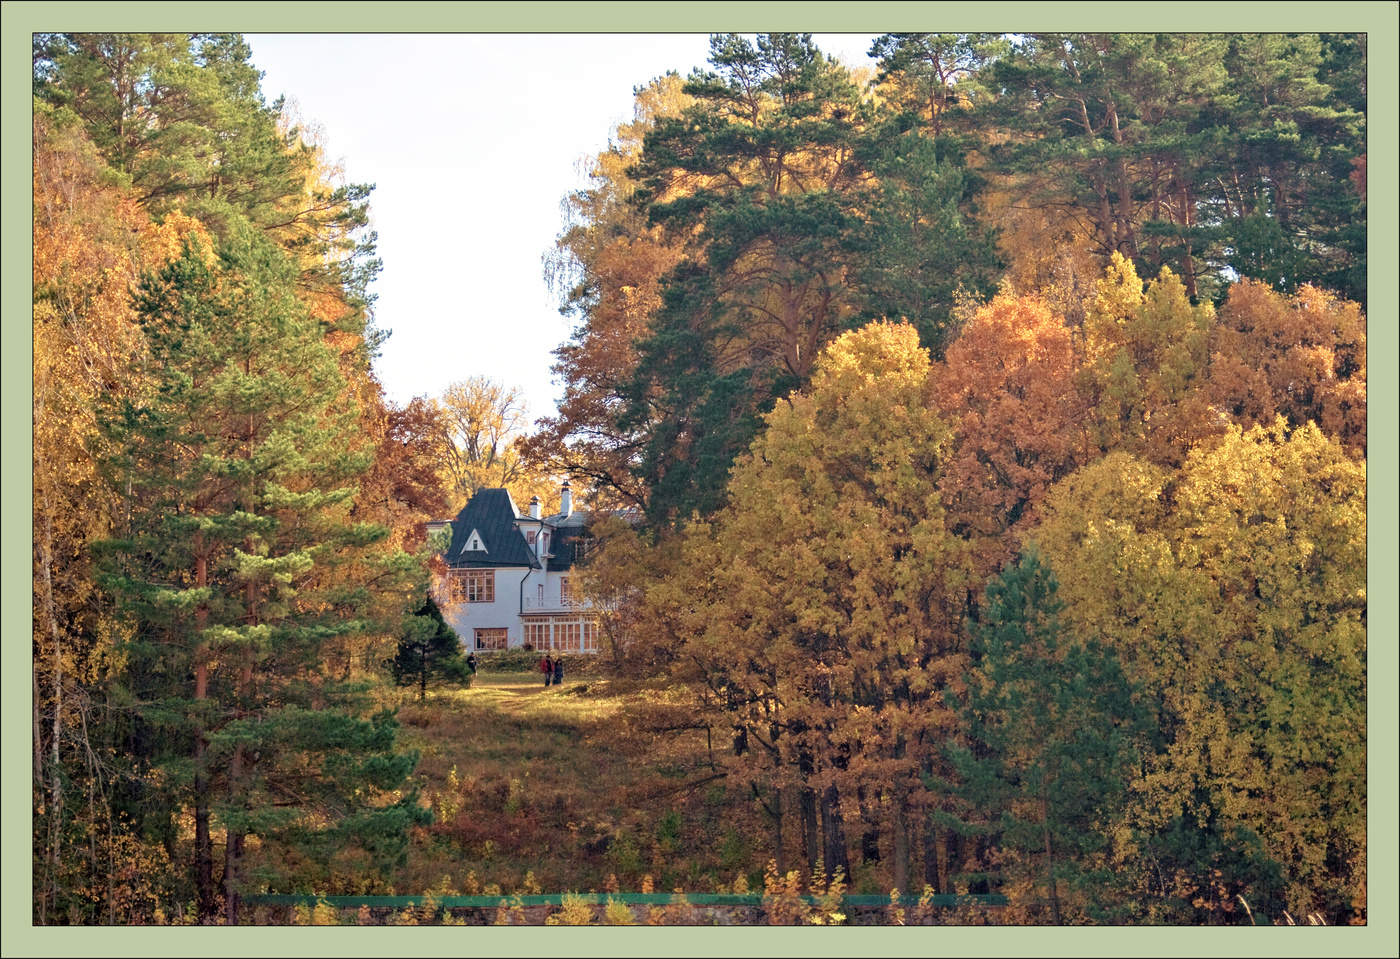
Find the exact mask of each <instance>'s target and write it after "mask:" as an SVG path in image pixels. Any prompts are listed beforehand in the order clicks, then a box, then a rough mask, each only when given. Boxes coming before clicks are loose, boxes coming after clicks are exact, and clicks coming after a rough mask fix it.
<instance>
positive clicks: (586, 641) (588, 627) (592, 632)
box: [583, 623, 598, 653]
mask: <svg viewBox="0 0 1400 959" xmlns="http://www.w3.org/2000/svg"><path fill="white" fill-rule="evenodd" d="M583 651H584V652H585V653H596V652H597V651H598V624H597V623H584V624H583Z"/></svg>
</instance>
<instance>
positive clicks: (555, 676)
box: [539, 653, 564, 686]
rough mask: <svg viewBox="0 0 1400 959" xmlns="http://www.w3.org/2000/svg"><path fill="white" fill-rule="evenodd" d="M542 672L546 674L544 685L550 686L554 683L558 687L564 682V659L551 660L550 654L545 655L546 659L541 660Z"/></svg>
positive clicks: (560, 657)
mask: <svg viewBox="0 0 1400 959" xmlns="http://www.w3.org/2000/svg"><path fill="white" fill-rule="evenodd" d="M539 669H540V672H542V673H544V684H545V685H546V686H548V685H549V684H550V683H553V684H554V685H555V686H558V685H559V684H561V683H562V682H564V657H562V656H559V657H555V658H551V657H550V655H549V654H548V653H545V654H544V659H542V660H540V665H539Z"/></svg>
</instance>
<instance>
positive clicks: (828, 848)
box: [821, 785, 851, 882]
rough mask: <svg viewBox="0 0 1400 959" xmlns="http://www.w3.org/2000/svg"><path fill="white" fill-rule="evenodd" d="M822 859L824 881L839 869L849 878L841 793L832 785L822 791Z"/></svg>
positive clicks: (849, 861) (849, 868)
mask: <svg viewBox="0 0 1400 959" xmlns="http://www.w3.org/2000/svg"><path fill="white" fill-rule="evenodd" d="M821 813H822V861H823V863H824V864H825V867H826V868H825V874H826V881H827V882H830V881H831V880H832V878H833V877H835V875H836V874H837V871H838V870H839V871H840V873H841V875H842V876H844V877H845V878H847V879H849V878H850V876H851V860H850V856H849V855H848V854H847V852H846V826H845V823H843V822H842V820H841V795H840V793H838V792H837V791H836V787H835V786H834V785H831V786H827V787H826V789H824V790H823V791H822V800H821Z"/></svg>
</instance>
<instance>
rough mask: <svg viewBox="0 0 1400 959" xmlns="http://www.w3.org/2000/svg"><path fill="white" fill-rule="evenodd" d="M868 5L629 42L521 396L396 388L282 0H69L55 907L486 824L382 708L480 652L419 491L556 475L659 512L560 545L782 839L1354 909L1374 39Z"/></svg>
mask: <svg viewBox="0 0 1400 959" xmlns="http://www.w3.org/2000/svg"><path fill="white" fill-rule="evenodd" d="M869 53H870V65H869V67H868V68H864V69H857V70H853V69H851V68H849V67H847V66H845V65H843V64H842V63H840V62H838V61H836V60H833V59H831V58H829V57H828V56H826V55H825V54H824V53H823V52H822V51H821V50H820V49H819V48H818V46H817V44H816V43H815V42H814V41H813V39H812V37H811V36H810V35H808V34H790V33H773V34H759V35H756V36H755V35H738V34H719V35H715V36H713V37H712V38H711V40H710V58H709V62H708V65H707V66H706V67H705V68H702V69H697V70H695V71H694V72H692V73H691V74H690V75H688V76H686V77H681V76H678V75H677V74H675V73H671V74H667V75H665V76H662V77H657V78H653V79H651V80H650V81H648V80H647V78H637V79H638V82H639V84H640V85H639V86H637V87H636V88H635V114H634V116H633V118H632V120H631V122H628V123H624V124H622V125H621V126H619V127H618V128H617V129H616V130H614V131H613V134H612V139H611V141H610V142H609V145H608V147H607V148H606V149H605V150H604V151H603V152H601V153H600V154H599V155H598V156H597V157H596V158H594V160H593V162H592V165H591V168H590V176H589V179H588V181H587V184H586V186H585V187H584V188H583V189H581V190H579V191H577V192H574V193H572V194H570V195H569V196H567V197H565V198H564V208H565V211H566V219H565V223H564V224H563V226H562V228H561V231H560V234H559V236H558V240H557V244H556V245H555V247H554V249H553V250H552V251H551V252H550V254H549V256H548V266H549V272H550V276H551V279H552V281H553V283H554V285H555V289H556V290H557V292H558V293H559V294H560V308H561V311H562V313H563V314H564V315H565V316H566V317H567V318H568V319H569V321H570V323H571V332H570V335H569V337H568V339H567V340H566V341H565V342H563V343H562V344H560V345H559V347H558V348H557V350H556V351H555V353H554V356H555V366H554V372H555V374H556V378H557V382H558V383H559V384H560V388H561V391H562V392H561V396H560V398H559V403H558V408H557V413H556V414H555V415H553V416H550V417H547V418H545V419H543V420H540V421H539V422H536V423H534V424H531V423H529V422H528V420H527V419H526V417H525V414H524V405H523V401H522V396H521V394H520V393H519V391H518V390H517V389H516V388H514V387H513V386H511V385H509V384H503V383H501V382H499V381H497V380H495V379H493V378H492V377H491V376H490V375H489V371H481V372H477V373H472V374H471V375H468V376H466V377H465V378H464V379H462V380H460V381H458V382H456V383H454V384H452V385H450V386H449V387H448V388H446V389H444V390H443V391H442V392H441V393H440V394H439V395H437V396H420V397H417V398H415V399H413V400H412V401H411V402H409V403H407V404H402V405H399V404H396V403H394V402H391V401H389V400H388V399H387V398H386V397H385V396H384V392H383V390H382V389H381V387H380V384H379V382H378V381H377V379H376V376H375V372H374V359H375V356H376V352H377V350H378V347H379V344H380V342H381V340H382V337H383V335H384V334H383V333H381V332H380V331H379V330H378V328H377V326H376V323H375V317H374V296H373V292H372V283H373V279H374V277H375V276H376V274H377V272H378V270H379V269H380V263H379V261H378V259H377V254H376V246H375V243H376V236H375V234H374V232H373V230H372V229H370V220H369V203H370V198H371V196H372V187H370V186H369V185H367V184H355V183H347V182H344V180H343V178H342V177H340V176H339V175H338V174H337V173H336V172H335V171H334V169H333V168H332V166H331V164H329V163H328V162H327V159H326V157H325V156H324V155H323V154H322V152H321V150H320V148H319V147H318V146H317V145H316V143H315V142H314V141H313V139H312V138H311V137H310V136H309V135H308V134H307V133H306V132H305V131H304V130H302V129H301V128H300V127H299V126H298V125H297V124H296V122H295V121H294V120H293V119H292V118H291V117H289V115H288V114H287V112H286V111H285V110H284V104H283V103H282V102H281V101H277V102H273V103H269V102H267V101H266V99H265V97H264V94H263V91H262V89H261V74H260V73H259V71H258V70H257V68H256V67H255V65H254V64H253V62H252V59H251V52H250V49H249V46H248V44H247V42H246V40H244V38H242V37H241V36H239V35H236V34H188V35H187V34H96V33H84V34H35V36H34V42H33V74H32V76H33V103H32V105H33V122H32V137H33V140H32V142H33V178H32V190H33V192H32V197H33V277H32V282H33V288H32V292H33V345H34V351H33V406H32V429H33V509H32V519H33V551H32V570H33V609H32V613H33V616H32V624H33V634H32V660H33V699H34V709H33V726H32V733H33V735H32V767H33V801H34V819H33V822H34V844H33V849H32V856H33V894H34V920H35V922H37V923H40V924H56V923H86V924H116V923H164V922H174V921H198V922H205V923H212V922H218V921H223V922H228V923H237V922H240V921H247V919H248V911H247V910H246V909H245V907H244V901H245V897H246V896H249V895H252V894H254V893H258V892H262V893H267V892H283V891H285V892H292V891H298V892H300V891H304V890H314V891H316V892H317V893H319V894H336V893H346V894H352V893H353V894H367V893H371V892H383V891H386V890H394V889H395V888H396V887H395V884H396V882H397V879H396V877H397V876H399V875H401V871H402V870H403V869H404V867H405V863H406V862H408V861H409V859H410V858H411V857H413V856H415V855H420V854H423V850H424V849H425V848H428V847H430V846H431V847H433V848H439V847H441V846H443V845H446V844H450V843H449V840H448V839H445V838H444V836H445V835H447V833H445V832H444V831H441V830H439V831H437V832H431V831H430V828H431V827H433V826H435V825H436V826H443V825H444V823H445V820H443V819H442V818H441V817H442V816H445V815H447V814H446V813H444V812H443V811H442V810H441V809H440V808H439V807H438V805H437V804H433V805H430V804H429V803H428V802H427V801H426V800H425V799H424V797H422V796H420V795H419V792H418V790H417V786H416V783H418V782H419V781H420V780H419V779H417V778H415V776H414V769H415V764H416V763H417V762H418V758H419V757H417V756H416V755H415V754H414V753H413V752H412V751H409V750H407V749H405V748H404V747H403V746H402V745H401V737H400V732H401V730H400V729H399V726H398V719H397V718H396V716H395V712H394V706H395V705H396V704H400V703H402V701H403V700H402V699H401V694H400V693H399V692H398V691H397V690H396V689H395V682H396V680H397V681H398V682H400V683H403V684H405V685H407V684H410V683H411V684H412V687H411V690H410V692H411V693H412V695H413V696H415V697H416V699H417V700H418V701H419V703H420V705H419V707H418V708H419V710H420V712H419V715H421V711H422V710H423V709H429V708H432V707H431V704H432V702H433V700H432V698H431V697H430V696H429V683H430V681H434V682H438V681H444V680H442V677H448V678H449V679H450V680H451V681H454V682H459V683H461V682H470V679H469V678H467V677H466V674H465V672H464V670H465V669H466V667H465V666H464V665H461V664H459V663H458V662H457V657H456V652H457V640H456V639H455V638H454V634H452V630H451V629H449V628H448V627H447V626H446V624H445V621H444V620H443V618H442V616H441V614H440V613H439V612H438V609H437V606H436V605H435V604H434V602H433V601H432V599H430V596H429V594H430V583H431V581H432V579H433V576H434V575H435V573H439V572H441V562H440V557H437V556H435V555H434V552H433V547H432V546H431V545H430V543H429V539H428V537H427V533H426V529H427V526H426V524H427V522H428V521H429V520H433V519H443V518H445V517H448V516H451V515H453V514H454V513H455V511H457V510H459V509H460V508H461V507H462V506H463V505H464V504H465V503H466V502H467V500H468V499H470V497H472V496H473V495H474V494H475V493H476V492H477V491H478V490H481V489H495V488H507V489H509V490H510V491H511V493H512V495H514V496H515V497H517V499H518V500H519V501H522V502H523V501H525V500H528V499H529V498H530V497H531V496H537V497H539V499H540V500H541V501H542V502H543V503H544V504H545V510H546V512H548V511H550V510H551V509H553V507H554V505H555V504H556V503H557V499H556V498H555V497H556V496H557V493H556V490H557V488H558V484H557V481H558V480H560V479H563V478H569V479H571V480H572V482H573V483H574V484H576V487H577V489H578V490H579V495H580V496H581V498H586V499H588V500H589V501H590V504H591V505H593V506H596V507H597V508H598V511H599V513H601V512H602V511H604V510H606V509H609V508H614V507H616V508H618V509H619V511H621V510H625V511H626V512H625V515H626V517H627V518H628V520H629V521H628V522H622V521H621V520H618V521H616V522H613V523H612V524H611V525H607V524H601V525H600V526H599V529H598V534H599V535H598V539H597V542H596V548H593V547H592V546H591V547H590V550H589V557H590V558H589V561H588V563H587V564H586V565H582V566H581V568H580V570H579V573H578V577H577V584H576V588H577V590H578V595H579V596H580V597H581V599H582V601H584V602H589V603H592V604H593V605H594V608H595V609H596V611H597V612H596V615H597V616H598V619H599V622H600V623H601V624H602V631H603V634H604V643H603V651H602V652H601V653H600V654H599V656H598V659H599V660H600V661H601V662H602V664H603V665H602V666H601V667H600V669H601V670H602V673H601V674H604V675H607V676H609V677H610V681H612V680H615V681H618V682H624V681H625V682H628V683H633V684H641V686H643V687H645V688H648V689H653V690H664V691H665V695H666V696H675V697H679V699H678V700H677V701H678V702H680V703H681V704H682V705H680V706H677V707H675V709H676V711H675V712H671V713H668V712H666V709H665V708H663V707H662V706H661V705H657V704H658V703H660V701H661V699H663V698H664V697H663V696H662V695H661V694H660V693H657V694H656V696H655V697H654V700H655V701H654V702H653V703H652V706H653V707H655V708H654V709H651V708H648V709H640V710H638V711H637V712H636V713H635V714H631V715H628V716H626V717H625V722H626V724H627V726H628V727H629V729H630V730H631V732H630V733H629V734H630V735H637V736H649V737H653V741H656V742H659V741H661V740H663V739H665V738H666V737H676V736H682V735H692V734H696V733H699V732H703V735H704V739H705V744H706V749H705V755H706V758H705V761H704V766H703V768H702V767H701V766H700V765H698V764H697V765H696V766H694V767H677V768H670V767H668V768H667V770H666V771H665V775H667V776H670V777H672V778H675V779H679V780H681V782H680V784H679V786H677V787H676V790H675V791H676V792H678V793H679V792H685V793H686V794H687V795H689V794H694V793H697V792H698V791H699V790H700V789H701V787H702V786H703V787H705V788H706V789H708V790H709V793H708V795H710V796H711V797H714V796H718V797H720V799H717V800H715V801H722V802H724V803H728V804H731V808H733V809H742V810H744V811H745V815H751V816H753V817H755V819H756V821H759V822H761V823H763V824H764V827H765V828H763V829H759V830H756V831H755V833H754V835H752V836H750V837H747V843H748V848H747V849H746V850H745V854H746V855H749V856H750V857H751V858H754V859H755V860H756V861H757V862H759V863H760V869H761V866H762V863H765V862H768V861H769V860H771V867H770V872H771V874H772V875H773V876H783V875H787V876H791V875H796V874H795V873H789V871H788V870H789V867H791V866H793V865H794V864H796V865H798V866H799V867H800V871H801V874H802V875H804V876H807V877H810V882H809V883H808V891H812V892H815V893H819V894H820V893H821V892H823V891H825V893H826V894H828V895H831V894H832V893H831V890H833V889H837V890H839V889H841V888H844V885H843V884H845V883H852V884H863V886H864V887H868V888H878V889H880V891H881V893H882V894H883V893H885V892H888V891H889V890H891V889H892V890H894V891H895V893H896V895H899V894H907V895H912V896H917V895H918V894H919V893H920V891H923V892H924V893H925V894H926V896H932V895H935V894H951V895H966V894H969V893H978V894H991V893H995V894H1004V895H1006V896H1007V897H1008V902H1009V903H1010V905H1009V906H1008V908H1007V910H1006V912H1004V913H1003V914H1002V915H1003V916H1004V918H1005V921H1008V922H1027V923H1034V922H1046V923H1056V924H1061V923H1080V922H1105V923H1154V924H1162V923H1183V924H1184V923H1215V922H1236V921H1240V917H1241V915H1242V914H1248V916H1249V918H1251V919H1254V918H1260V919H1263V920H1264V921H1275V922H1289V923H1293V922H1296V923H1300V924H1302V923H1307V922H1325V923H1328V924H1335V923H1364V922H1366V917H1367V854H1368V853H1367V850H1368V836H1367V809H1368V795H1367V779H1366V756H1367V748H1368V728H1367V697H1368V685H1367V683H1368V671H1367V642H1366V630H1367V608H1368V607H1367V599H1368V597H1367V578H1366V572H1367V547H1368V544H1367V536H1366V534H1367V526H1366V521H1367V512H1366V498H1367V441H1368V429H1367V409H1368V392H1367V370H1368V364H1367V320H1366V312H1365V302H1366V298H1367V290H1368V274H1367V245H1366V224H1367V198H1366V149H1367V147H1366V144H1367V126H1366V117H1367V61H1366V36H1365V35H1363V34H1341V33H1330V34H1285V33H1269V34H1208V33H1194V34H1091V33H1054V34H1050V33H1030V34H1015V35H1000V34H886V35H884V36H881V37H879V38H878V39H876V40H875V42H874V43H873V44H872V46H871V49H870V51H869ZM571 668H572V666H571ZM645 684H652V685H651V686H649V687H646V686H645ZM677 717H680V718H677ZM457 775H458V773H457V770H456V768H455V767H454V768H453V770H452V777H453V781H454V783H455V782H456V781H457V778H456V777H457ZM687 777H690V778H687ZM503 795H506V796H507V799H506V800H503V801H509V802H515V803H516V807H517V808H518V807H519V796H518V794H517V792H516V785H512V786H510V787H509V789H508V790H507V792H506V793H503ZM512 797H513V798H512ZM677 803H678V805H677V807H676V808H677V809H679V808H680V801H679V800H677ZM677 815H679V813H677ZM668 821H669V820H668ZM573 825H576V824H573ZM482 828H487V827H482ZM668 828H669V827H668ZM483 837H484V838H483ZM496 838H497V837H490V836H485V835H484V834H483V836H478V837H477V839H478V840H480V841H481V842H482V843H483V844H484V843H485V842H486V841H487V840H488V839H489V841H490V842H491V843H494V842H495V841H496ZM574 838H575V839H577V837H574ZM615 839H616V834H610V837H609V838H608V839H607V842H606V843H604V842H603V840H602V839H597V840H593V841H591V842H590V843H588V844H585V846H590V845H592V846H597V847H598V848H600V849H601V848H604V847H605V846H606V845H607V844H608V843H613V842H614V841H615ZM578 841H579V842H582V840H578ZM668 841H669V840H668ZM618 842H619V848H621V846H620V840H618ZM675 847H676V844H675V843H671V845H670V846H668V847H666V848H675ZM472 848H474V849H490V848H493V847H491V846H486V845H479V846H473V847H472ZM581 848H582V847H581ZM657 848H661V845H660V840H658V847H657ZM459 852H461V853H462V854H463V855H465V854H466V847H465V846H463V847H462V848H461V849H460V850H459ZM585 853H586V849H585V852H580V853H578V854H579V855H580V856H584V855H585ZM613 855H614V861H618V862H621V861H624V860H623V859H622V858H621V854H620V853H616V852H614V853H613ZM658 855H659V854H658ZM736 856H737V854H736ZM623 872H624V876H623V878H624V879H625V880H627V881H637V882H641V880H642V876H643V873H642V871H641V867H640V865H639V866H638V867H637V868H636V869H633V870H632V872H631V873H628V872H627V871H626V870H625V869H624V870H623ZM678 874H679V873H678ZM754 874H755V876H759V875H761V874H762V873H760V872H755V873H754ZM473 875H474V874H473ZM114 877H119V880H120V881H117V879H114ZM473 881H475V880H473ZM611 881H612V884H613V887H614V891H615V887H616V883H617V881H618V876H617V875H616V874H614V875H613V876H612V877H611ZM646 881H647V882H648V883H649V882H650V881H651V877H650V874H649V873H648V874H646ZM792 881H793V883H797V880H795V879H794V880H792ZM794 888H796V887H795V886H794ZM415 891H418V890H415ZM423 891H426V890H423ZM536 891H538V890H536ZM1241 904H1243V905H1242V908H1241ZM900 915H902V913H901V914H900Z"/></svg>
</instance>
